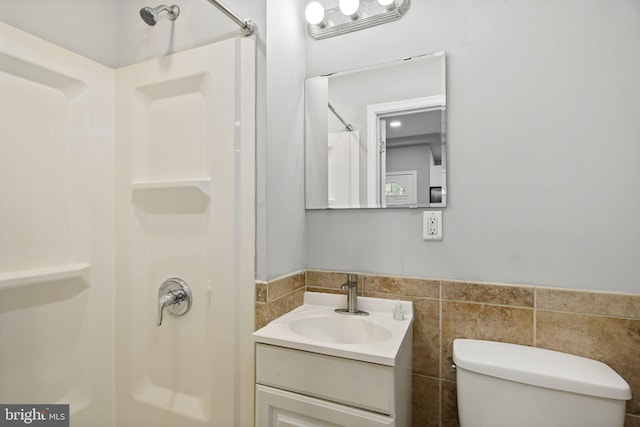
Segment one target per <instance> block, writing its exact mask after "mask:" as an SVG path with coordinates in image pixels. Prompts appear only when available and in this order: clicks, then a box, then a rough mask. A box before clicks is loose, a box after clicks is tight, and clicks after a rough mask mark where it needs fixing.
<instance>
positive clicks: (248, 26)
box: [207, 0, 256, 36]
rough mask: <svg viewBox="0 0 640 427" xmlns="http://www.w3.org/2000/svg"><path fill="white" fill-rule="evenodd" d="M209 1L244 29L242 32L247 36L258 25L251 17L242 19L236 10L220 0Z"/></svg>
mask: <svg viewBox="0 0 640 427" xmlns="http://www.w3.org/2000/svg"><path fill="white" fill-rule="evenodd" d="M207 1H208V2H209V3H211V4H212V5H214V6H215V7H217V8H218V10H219V11H220V12H222V13H224V14H225V15H227V16H228V17H229V18H230V19H231V20H232V21H233V22H235V23H236V24H237V25H238V26H239V27H240V28H241V29H242V34H244V35H245V36H250V35H251V34H253V31H254V30H255V28H256V25H255V24H254V23H253V21H252V20H251V19H242V18H241V17H239V16H238V15H237V14H236V13H235V12H234V11H232V10H231V9H229V8H228V7H227V6H225V5H224V4H222V3H220V2H219V1H218V0H207Z"/></svg>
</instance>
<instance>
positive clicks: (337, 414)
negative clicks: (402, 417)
mask: <svg viewBox="0 0 640 427" xmlns="http://www.w3.org/2000/svg"><path fill="white" fill-rule="evenodd" d="M395 425H396V424H395V421H394V419H393V418H391V417H387V416H384V415H380V414H375V413H372V412H367V411H363V410H360V409H356V408H352V407H349V406H343V405H338V404H336V403H331V402H326V401H324V400H320V399H314V398H312V397H308V396H303V395H300V394H296V393H290V392H288V391H284V390H279V389H276V388H271V387H266V386H262V385H257V386H256V427H395Z"/></svg>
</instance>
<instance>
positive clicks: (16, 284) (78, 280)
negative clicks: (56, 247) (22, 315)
mask: <svg viewBox="0 0 640 427" xmlns="http://www.w3.org/2000/svg"><path fill="white" fill-rule="evenodd" d="M89 267H90V265H89V264H88V263H75V264H63V265H56V266H52V267H43V268H33V269H29V270H18V271H10V272H5V273H0V313H4V312H7V311H13V310H18V309H23V308H28V307H33V306H36V305H42V304H49V303H52V302H58V301H64V300H67V299H70V298H72V297H74V296H75V295H77V294H79V293H80V292H82V291H83V290H85V289H87V288H88V287H89Z"/></svg>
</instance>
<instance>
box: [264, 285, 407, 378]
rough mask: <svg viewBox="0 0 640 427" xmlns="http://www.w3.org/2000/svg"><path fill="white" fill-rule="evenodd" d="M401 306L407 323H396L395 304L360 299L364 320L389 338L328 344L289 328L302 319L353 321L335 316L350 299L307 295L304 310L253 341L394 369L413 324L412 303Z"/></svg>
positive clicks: (283, 318) (279, 320) (271, 326)
mask: <svg viewBox="0 0 640 427" xmlns="http://www.w3.org/2000/svg"><path fill="white" fill-rule="evenodd" d="M400 303H401V304H402V306H403V308H404V320H395V319H394V318H393V310H394V308H395V305H396V300H391V299H381V298H369V297H360V296H359V297H358V309H360V310H364V311H368V312H369V316H363V317H362V319H364V320H365V321H369V322H371V323H373V324H375V325H378V326H381V327H383V328H385V329H387V330H388V331H390V332H391V334H390V337H388V338H386V339H382V340H377V341H372V342H364V343H341V342H328V341H326V340H318V339H313V338H310V337H307V336H303V335H300V334H298V333H296V332H294V331H293V330H292V329H291V327H290V325H291V324H293V323H294V322H295V321H298V320H300V319H304V318H314V317H322V316H333V315H334V314H335V315H336V316H350V317H351V316H353V315H345V314H337V313H335V312H334V309H335V308H345V307H346V305H347V297H346V295H339V294H323V293H317V292H305V293H304V304H303V305H302V306H300V307H298V308H296V309H294V310H292V311H290V312H289V313H287V314H285V315H283V316H281V317H279V318H277V319H275V320H273V321H271V322H270V323H269V324H268V325H266V326H265V327H263V328H261V329H259V330H258V331H256V332H254V333H253V338H254V341H255V342H257V343H263V344H271V345H276V346H280V347H287V348H292V349H296V350H303V351H309V352H313V353H320V354H326V355H329V356H337V357H343V358H347V359H353V360H360V361H363V362H370V363H377V364H381V365H387V366H395V364H396V358H397V356H398V353H399V351H400V347H401V345H402V343H403V341H404V339H405V337H406V335H407V333H408V332H409V331H410V330H411V328H410V327H411V324H412V322H413V303H412V302H410V301H400ZM357 317H361V316H357Z"/></svg>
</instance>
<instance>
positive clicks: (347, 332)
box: [289, 312, 391, 344]
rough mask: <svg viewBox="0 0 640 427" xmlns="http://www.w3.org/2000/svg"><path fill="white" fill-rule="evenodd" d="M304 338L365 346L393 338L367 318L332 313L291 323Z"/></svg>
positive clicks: (386, 330) (389, 333)
mask: <svg viewBox="0 0 640 427" xmlns="http://www.w3.org/2000/svg"><path fill="white" fill-rule="evenodd" d="M289 328H291V330H292V331H293V332H294V333H296V334H298V335H300V336H303V337H306V338H310V339H313V340H318V341H321V342H326V343H342V344H364V343H372V342H376V341H383V340H387V339H389V338H391V331H390V330H389V329H388V328H385V327H384V326H382V325H378V324H376V323H374V322H372V321H371V320H369V319H368V316H367V317H364V316H353V315H347V314H339V313H335V312H334V313H331V314H329V315H321V316H310V317H301V318H299V319H295V320H293V321H291V322H290V323H289Z"/></svg>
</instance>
